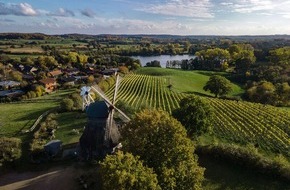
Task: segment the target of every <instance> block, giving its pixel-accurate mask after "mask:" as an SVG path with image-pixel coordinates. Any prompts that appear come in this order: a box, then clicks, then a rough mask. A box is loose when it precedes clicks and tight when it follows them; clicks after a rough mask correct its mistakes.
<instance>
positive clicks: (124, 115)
mask: <svg viewBox="0 0 290 190" xmlns="http://www.w3.org/2000/svg"><path fill="white" fill-rule="evenodd" d="M114 108H115V110H116V111H117V112H119V114H120V116H121V117H123V118H122V119H123V120H125V121H131V119H130V118H129V117H128V116H127V115H126V114H125V113H124V112H122V111H121V110H120V109H118V108H116V107H114Z"/></svg>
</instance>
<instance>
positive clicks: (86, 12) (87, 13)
mask: <svg viewBox="0 0 290 190" xmlns="http://www.w3.org/2000/svg"><path fill="white" fill-rule="evenodd" d="M81 13H82V15H84V16H87V17H90V18H93V17H95V15H96V13H95V12H94V11H93V10H91V9H84V10H81Z"/></svg>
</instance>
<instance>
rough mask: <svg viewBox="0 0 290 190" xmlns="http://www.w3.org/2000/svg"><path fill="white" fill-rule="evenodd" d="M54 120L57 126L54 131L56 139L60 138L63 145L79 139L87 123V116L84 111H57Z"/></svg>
mask: <svg viewBox="0 0 290 190" xmlns="http://www.w3.org/2000/svg"><path fill="white" fill-rule="evenodd" d="M56 120H57V122H58V126H59V128H58V129H57V130H56V133H55V136H56V139H60V140H61V141H62V142H63V144H64V145H65V144H71V143H75V142H78V141H79V138H80V136H81V134H82V132H83V129H84V126H85V125H86V123H87V117H86V114H85V113H84V112H65V113H59V114H58V115H57V118H56ZM74 129H75V130H78V131H79V133H78V134H77V133H75V132H74V131H73V130H74Z"/></svg>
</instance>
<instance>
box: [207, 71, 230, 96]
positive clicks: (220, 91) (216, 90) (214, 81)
mask: <svg viewBox="0 0 290 190" xmlns="http://www.w3.org/2000/svg"><path fill="white" fill-rule="evenodd" d="M203 89H204V90H205V91H208V90H209V91H210V93H212V94H214V95H215V97H217V96H218V95H220V96H221V95H226V94H228V93H229V92H231V91H232V87H231V82H230V81H229V80H228V79H226V78H225V77H223V76H220V75H212V76H211V77H210V78H209V81H207V83H206V84H205V86H204V87H203Z"/></svg>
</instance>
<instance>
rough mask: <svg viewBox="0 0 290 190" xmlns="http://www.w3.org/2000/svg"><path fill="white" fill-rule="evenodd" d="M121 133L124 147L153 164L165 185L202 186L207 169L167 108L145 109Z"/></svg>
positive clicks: (186, 187)
mask: <svg viewBox="0 0 290 190" xmlns="http://www.w3.org/2000/svg"><path fill="white" fill-rule="evenodd" d="M121 135H122V137H123V141H122V142H123V144H124V146H123V147H124V149H125V150H127V151H129V152H131V153H132V154H133V155H139V156H140V158H141V159H142V160H143V161H144V163H145V164H146V165H147V166H148V167H152V168H153V170H154V171H155V173H156V174H157V179H158V182H159V185H160V186H161V188H162V189H179V190H183V189H186V190H188V189H189V190H190V189H201V183H202V180H203V172H204V169H203V168H201V167H199V166H198V163H197V158H196V156H195V155H194V149H195V148H194V144H193V142H192V141H191V140H190V139H189V138H187V134H186V130H185V128H184V127H183V126H182V125H181V123H180V122H178V121H177V120H176V119H174V118H173V117H171V116H170V115H169V114H168V113H167V112H165V111H162V110H147V109H145V110H143V111H141V112H140V113H137V114H136V117H135V118H134V119H133V120H131V122H130V123H128V124H127V125H125V126H124V128H123V129H122V131H121Z"/></svg>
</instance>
